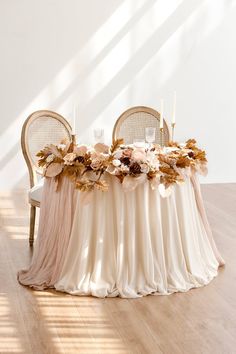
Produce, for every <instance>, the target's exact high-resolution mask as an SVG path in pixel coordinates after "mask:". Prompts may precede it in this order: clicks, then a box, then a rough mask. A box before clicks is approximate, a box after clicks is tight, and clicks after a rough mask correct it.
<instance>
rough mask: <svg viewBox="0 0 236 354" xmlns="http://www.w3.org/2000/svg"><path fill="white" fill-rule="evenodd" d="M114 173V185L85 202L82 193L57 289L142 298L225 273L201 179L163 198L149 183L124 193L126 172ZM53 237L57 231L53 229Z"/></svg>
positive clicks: (193, 285) (196, 284)
mask: <svg viewBox="0 0 236 354" xmlns="http://www.w3.org/2000/svg"><path fill="white" fill-rule="evenodd" d="M106 178H107V180H108V182H109V191H108V192H101V191H98V190H96V191H94V192H92V194H91V201H90V203H89V204H87V205H85V204H84V203H82V201H81V196H82V193H83V192H77V193H78V198H77V204H76V210H75V218H74V222H73V227H72V231H71V235H70V240H69V244H68V247H66V250H65V253H64V254H63V257H64V263H63V267H62V269H61V272H60V274H59V275H58V274H57V277H56V278H57V281H56V283H55V284H54V286H55V288H56V289H57V290H59V291H64V292H67V293H70V294H74V295H93V296H96V297H106V296H108V297H114V296H120V297H123V298H136V297H140V296H144V295H148V294H161V295H165V294H171V293H173V292H178V291H180V292H185V291H188V290H189V289H191V288H196V287H200V286H203V285H206V284H208V283H209V282H210V281H211V280H212V279H213V278H214V277H215V276H216V275H217V271H218V267H219V265H222V264H223V263H224V261H223V259H222V258H221V256H220V254H219V252H218V251H217V249H216V246H215V244H214V240H213V238H212V235H211V234H210V233H209V230H207V228H206V221H207V219H206V220H204V217H203V216H204V215H203V212H205V210H204V207H203V204H202V200H201V195H200V193H198V195H197V199H196V193H197V188H199V184H198V181H197V180H196V179H194V180H192V181H191V178H187V179H186V181H185V183H183V184H182V185H175V186H174V187H173V192H172V194H171V195H170V196H169V197H168V198H162V197H161V196H160V194H159V192H158V189H157V190H152V189H151V187H150V184H149V182H145V183H144V184H141V185H139V186H138V187H137V188H136V189H135V190H134V191H131V192H124V191H123V189H122V185H121V184H120V182H119V181H118V179H116V178H115V177H113V176H109V175H107V176H106ZM193 186H194V188H193ZM70 192H71V193H72V191H70ZM68 198H71V196H70V195H69V194H68ZM82 199H84V198H83V197H82ZM197 200H198V203H197ZM199 203H200V204H199ZM199 205H200V207H201V208H203V210H200V209H201V208H200V209H199ZM66 215H67V217H68V216H69V215H70V213H69V212H68V211H66ZM56 220H58V217H57V216H56V215H55V222H58V221H56ZM64 221H65V222H67V221H66V217H65V218H64ZM208 226H209V225H208ZM45 232H47V231H45ZM58 232H59V234H58V237H61V235H60V231H59V229H58ZM210 232H211V231H210ZM45 237H50V235H49V233H48V232H47V234H46V235H45ZM57 242H59V240H58V241H57ZM60 247H61V246H60ZM39 253H40V252H39ZM49 284H50V285H53V282H52V281H50V282H49Z"/></svg>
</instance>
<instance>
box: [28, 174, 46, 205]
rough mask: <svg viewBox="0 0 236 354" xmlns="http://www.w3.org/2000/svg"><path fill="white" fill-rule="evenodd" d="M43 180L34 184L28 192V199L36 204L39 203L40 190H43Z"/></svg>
mask: <svg viewBox="0 0 236 354" xmlns="http://www.w3.org/2000/svg"><path fill="white" fill-rule="evenodd" d="M43 183H44V178H42V179H41V180H40V181H39V182H38V184H36V185H35V186H34V187H33V188H31V189H30V190H29V193H28V195H29V199H33V200H36V201H37V202H39V203H40V202H41V197H42V190H43Z"/></svg>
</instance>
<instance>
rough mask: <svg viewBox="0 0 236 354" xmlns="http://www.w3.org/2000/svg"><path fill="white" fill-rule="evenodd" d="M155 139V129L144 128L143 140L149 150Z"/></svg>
mask: <svg viewBox="0 0 236 354" xmlns="http://www.w3.org/2000/svg"><path fill="white" fill-rule="evenodd" d="M155 137H156V128H154V127H147V128H145V138H146V142H147V143H148V144H149V148H150V147H151V146H152V143H154V141H155Z"/></svg>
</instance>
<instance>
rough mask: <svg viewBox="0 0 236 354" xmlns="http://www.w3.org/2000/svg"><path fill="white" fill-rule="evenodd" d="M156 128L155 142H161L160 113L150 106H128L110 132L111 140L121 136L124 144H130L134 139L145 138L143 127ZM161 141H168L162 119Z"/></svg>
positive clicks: (166, 129)
mask: <svg viewBox="0 0 236 354" xmlns="http://www.w3.org/2000/svg"><path fill="white" fill-rule="evenodd" d="M146 127H155V128H156V140H155V143H158V144H160V143H161V136H160V113H159V112H157V111H155V110H154V109H152V108H150V107H144V106H137V107H132V108H129V109H128V110H127V111H125V112H124V113H122V114H121V116H120V117H119V118H118V119H117V121H116V123H115V125H114V128H113V133H112V139H113V141H114V140H116V139H118V138H123V139H124V143H125V144H132V143H133V141H134V139H145V128H146ZM163 128H164V129H163V130H164V134H163V143H164V144H167V143H168V141H169V129H168V126H167V124H166V121H165V120H164V124H163Z"/></svg>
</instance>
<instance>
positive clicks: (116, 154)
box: [114, 150, 123, 160]
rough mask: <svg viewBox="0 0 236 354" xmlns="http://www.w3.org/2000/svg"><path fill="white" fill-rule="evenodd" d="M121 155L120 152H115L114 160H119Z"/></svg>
mask: <svg viewBox="0 0 236 354" xmlns="http://www.w3.org/2000/svg"><path fill="white" fill-rule="evenodd" d="M122 154H123V152H122V150H118V151H116V152H115V154H114V157H115V159H116V160H118V159H120V158H121V156H122Z"/></svg>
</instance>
